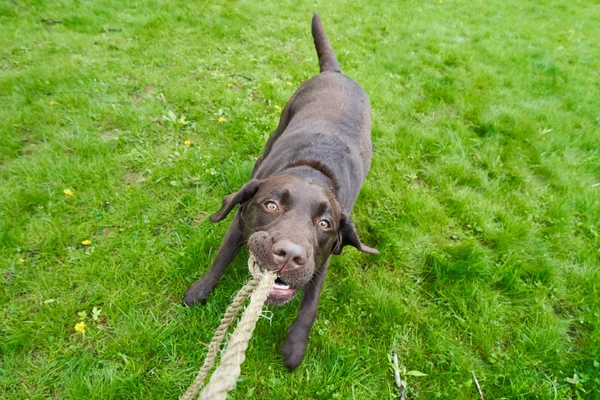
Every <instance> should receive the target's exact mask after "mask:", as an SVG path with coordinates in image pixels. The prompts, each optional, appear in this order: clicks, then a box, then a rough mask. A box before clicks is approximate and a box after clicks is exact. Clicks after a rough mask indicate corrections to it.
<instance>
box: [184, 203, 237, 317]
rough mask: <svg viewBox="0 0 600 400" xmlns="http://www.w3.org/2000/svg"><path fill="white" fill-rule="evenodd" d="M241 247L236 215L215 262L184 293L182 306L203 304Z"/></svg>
mask: <svg viewBox="0 0 600 400" xmlns="http://www.w3.org/2000/svg"><path fill="white" fill-rule="evenodd" d="M243 245H244V237H243V235H242V230H241V228H240V221H239V215H238V214H236V215H235V217H234V218H233V221H232V222H231V225H230V226H229V229H227V233H226V234H225V238H223V242H222V243H221V247H219V251H218V253H217V256H216V257H215V261H213V263H212V265H211V266H210V268H209V269H208V271H206V273H205V274H204V276H203V277H202V278H200V279H199V280H197V281H196V283H194V284H193V285H192V286H190V287H189V288H188V290H186V291H185V295H184V296H183V304H185V305H188V306H191V305H193V304H198V303H200V304H204V303H205V302H206V298H207V297H208V295H209V294H210V292H212V291H213V289H214V288H215V286H217V283H218V282H219V280H220V279H221V277H222V276H223V273H224V272H225V269H226V268H227V266H228V265H229V263H230V262H231V261H232V260H233V258H234V257H235V255H236V254H237V253H238V251H240V249H241V248H242V246H243Z"/></svg>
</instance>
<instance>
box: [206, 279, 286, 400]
mask: <svg viewBox="0 0 600 400" xmlns="http://www.w3.org/2000/svg"><path fill="white" fill-rule="evenodd" d="M276 278H277V275H276V274H275V273H274V272H265V273H264V275H263V276H262V277H261V279H260V283H259V285H258V286H257V287H256V289H255V291H254V293H252V297H251V298H250V304H249V305H248V307H247V308H246V310H245V311H244V313H243V314H242V318H241V319H240V321H239V322H238V325H237V326H236V328H235V330H234V331H233V334H232V335H231V338H230V339H229V343H228V344H227V348H226V349H225V352H224V353H223V355H222V356H221V364H220V365H219V366H218V367H217V369H216V370H215V372H213V374H212V376H211V377H210V380H209V381H208V384H207V385H206V386H205V387H204V389H203V390H202V392H201V393H200V395H199V396H198V399H199V400H223V399H225V397H226V396H227V392H229V391H230V390H231V389H233V388H234V387H235V384H236V381H237V378H238V377H239V376H240V372H241V364H242V363H243V362H244V360H245V359H246V355H245V352H246V349H247V348H248V341H249V340H250V338H251V337H252V332H253V331H254V328H255V327H256V321H257V320H258V317H259V316H260V313H261V311H262V307H263V305H264V304H265V301H266V300H267V297H268V296H269V292H270V291H271V288H272V287H273V284H274V283H275V279H276Z"/></svg>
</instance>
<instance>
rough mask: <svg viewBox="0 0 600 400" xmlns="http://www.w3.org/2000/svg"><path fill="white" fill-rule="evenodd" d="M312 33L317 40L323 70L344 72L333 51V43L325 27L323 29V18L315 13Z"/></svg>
mask: <svg viewBox="0 0 600 400" xmlns="http://www.w3.org/2000/svg"><path fill="white" fill-rule="evenodd" d="M312 35H313V39H314V40H315V47H316V48H317V54H318V55H319V66H320V67H321V72H325V71H333V72H342V71H341V70H340V65H339V64H338V61H337V58H335V53H334V52H333V48H332V47H331V43H329V38H327V34H326V33H325V29H323V23H322V22H321V18H319V16H318V15H317V14H313V19H312Z"/></svg>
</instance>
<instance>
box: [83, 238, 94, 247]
mask: <svg viewBox="0 0 600 400" xmlns="http://www.w3.org/2000/svg"><path fill="white" fill-rule="evenodd" d="M81 244H82V245H84V246H89V245H90V244H92V241H91V240H90V239H85V240H84V241H83V242H81Z"/></svg>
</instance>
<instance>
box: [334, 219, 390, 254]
mask: <svg viewBox="0 0 600 400" xmlns="http://www.w3.org/2000/svg"><path fill="white" fill-rule="evenodd" d="M347 245H350V246H354V247H356V248H357V249H358V250H360V251H362V252H363V253H369V254H379V251H378V250H377V249H374V248H372V247H369V246H367V245H365V244H363V243H362V242H361V241H360V239H359V238H358V232H356V226H354V221H352V218H350V216H349V215H347V214H346V213H342V217H341V218H340V230H339V231H338V237H337V240H336V242H335V244H334V245H333V250H332V253H333V254H340V253H341V252H342V249H343V248H344V246H347Z"/></svg>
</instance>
